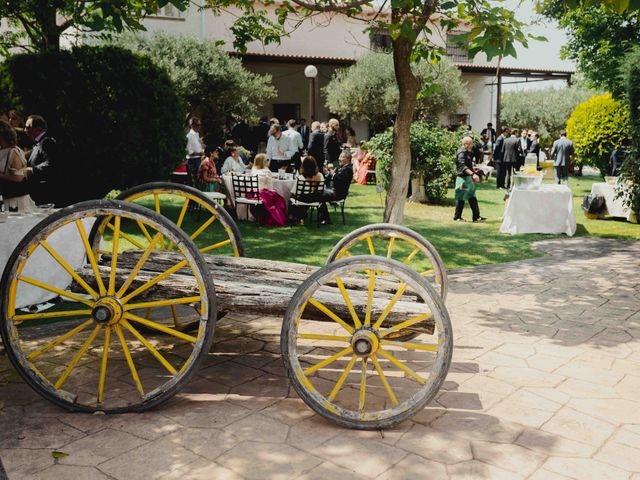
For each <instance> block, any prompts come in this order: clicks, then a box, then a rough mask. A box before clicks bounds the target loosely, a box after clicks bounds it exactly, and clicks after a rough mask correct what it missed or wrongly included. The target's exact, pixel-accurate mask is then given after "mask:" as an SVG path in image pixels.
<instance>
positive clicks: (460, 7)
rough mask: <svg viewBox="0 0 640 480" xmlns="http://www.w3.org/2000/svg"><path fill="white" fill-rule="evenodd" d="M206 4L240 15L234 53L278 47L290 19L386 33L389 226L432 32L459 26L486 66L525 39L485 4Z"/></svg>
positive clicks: (472, 0)
mask: <svg viewBox="0 0 640 480" xmlns="http://www.w3.org/2000/svg"><path fill="white" fill-rule="evenodd" d="M208 5H209V6H210V7H211V8H212V9H213V10H214V11H220V10H222V9H225V8H227V7H237V8H240V9H241V10H242V15H239V16H238V17H239V20H238V21H237V22H236V23H235V24H234V26H233V28H232V31H233V33H234V34H235V43H234V45H235V47H236V48H237V49H239V50H240V51H243V50H244V49H245V48H246V47H245V46H246V43H247V42H248V41H249V40H252V39H262V40H263V41H264V42H265V43H272V42H278V41H279V38H280V35H282V34H286V21H287V19H288V18H289V17H295V18H296V19H298V20H301V19H304V18H305V17H308V16H312V15H315V14H318V13H332V14H341V15H346V16H349V17H351V18H356V19H358V20H361V21H362V22H363V23H364V25H365V28H368V29H369V30H371V31H376V30H382V31H386V32H388V33H389V34H390V36H391V44H392V58H393V67H394V76H395V81H396V84H397V85H398V104H397V113H396V116H395V123H394V128H393V151H394V162H393V165H392V171H391V181H390V185H389V190H388V192H387V199H386V204H385V211H384V220H385V221H386V222H392V223H402V221H403V217H404V204H405V198H406V196H407V190H408V185H409V176H410V170H411V148H410V143H409V130H410V127H411V123H412V121H413V120H414V116H415V111H416V105H417V101H418V94H419V92H421V91H422V83H423V79H422V78H420V77H419V76H417V75H416V74H415V72H414V69H413V66H412V65H413V64H414V63H416V62H420V61H431V62H437V61H438V59H439V57H440V56H441V55H442V54H443V48H442V45H439V44H438V43H436V42H434V41H433V40H432V39H433V38H434V37H436V36H438V35H437V34H436V32H435V29H436V28H437V29H438V30H439V32H438V33H443V34H444V35H446V34H447V32H452V31H457V30H458V29H459V28H460V26H461V24H464V25H465V26H466V28H468V30H469V31H468V33H466V34H463V35H459V36H458V41H459V42H460V43H464V44H465V45H466V46H467V48H468V51H469V56H470V57H473V56H475V54H477V53H479V52H481V51H482V52H485V53H486V54H487V57H488V59H489V60H491V59H492V58H494V57H496V56H498V57H500V58H501V57H502V56H509V55H512V56H514V55H515V54H516V50H515V47H514V44H515V43H522V44H523V45H525V46H526V45H527V38H528V36H527V35H525V33H524V32H523V28H524V25H523V24H522V23H521V22H519V21H518V20H517V19H516V18H515V16H514V12H513V11H511V10H508V9H507V8H504V7H502V6H496V5H492V4H491V3H490V1H489V0H383V1H382V2H374V1H372V0H281V1H279V2H273V1H272V0H258V1H251V0H208ZM265 6H273V7H274V9H275V17H270V16H269V15H268V13H266V9H265ZM365 10H366V11H365ZM376 12H377V13H376ZM371 13H374V15H373V16H372V15H371ZM387 13H388V14H387Z"/></svg>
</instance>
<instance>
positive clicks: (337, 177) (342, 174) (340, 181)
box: [326, 163, 353, 200]
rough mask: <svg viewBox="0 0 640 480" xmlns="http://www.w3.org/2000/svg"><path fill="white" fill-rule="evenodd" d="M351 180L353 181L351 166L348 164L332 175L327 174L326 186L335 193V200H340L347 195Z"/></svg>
mask: <svg viewBox="0 0 640 480" xmlns="http://www.w3.org/2000/svg"><path fill="white" fill-rule="evenodd" d="M351 180H353V165H351V164H350V163H348V164H346V165H345V166H344V167H339V168H337V169H336V170H334V172H333V174H328V175H327V179H326V184H327V187H328V188H331V189H333V191H334V192H335V199H336V200H342V199H343V198H347V195H348V194H349V187H350V186H351Z"/></svg>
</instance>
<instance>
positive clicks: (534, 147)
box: [529, 140, 540, 159]
mask: <svg viewBox="0 0 640 480" xmlns="http://www.w3.org/2000/svg"><path fill="white" fill-rule="evenodd" d="M529 153H535V154H536V158H538V159H539V158H540V142H538V141H537V140H533V141H532V142H531V145H529Z"/></svg>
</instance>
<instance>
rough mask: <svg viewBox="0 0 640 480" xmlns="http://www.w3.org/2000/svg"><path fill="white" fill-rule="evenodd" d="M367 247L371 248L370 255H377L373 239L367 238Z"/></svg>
mask: <svg viewBox="0 0 640 480" xmlns="http://www.w3.org/2000/svg"><path fill="white" fill-rule="evenodd" d="M367 245H368V246H369V253H370V254H371V255H375V254H376V249H375V248H373V240H371V237H367Z"/></svg>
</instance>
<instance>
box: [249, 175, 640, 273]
mask: <svg viewBox="0 0 640 480" xmlns="http://www.w3.org/2000/svg"><path fill="white" fill-rule="evenodd" d="M597 181H601V180H600V178H599V177H596V176H585V177H582V178H579V179H576V178H571V179H570V187H571V189H572V190H573V194H574V208H575V213H576V219H577V222H578V230H577V233H576V236H594V237H612V238H625V239H638V238H640V225H634V224H630V223H628V222H625V221H622V220H587V219H586V218H584V215H583V214H582V209H581V208H580V205H581V203H582V198H583V197H584V195H585V193H588V192H589V191H591V184H592V183H593V182H597ZM503 197H504V191H499V190H496V189H495V180H490V181H489V183H484V184H482V185H480V186H479V191H478V199H479V202H480V210H481V212H482V215H483V216H485V217H487V218H488V220H487V222H486V223H484V224H474V223H471V222H467V223H458V222H453V220H452V218H453V190H450V191H449V194H448V196H447V202H446V204H444V205H423V204H407V206H406V209H405V225H406V226H408V227H409V228H412V229H413V230H415V231H417V232H419V233H420V234H421V235H423V236H424V237H425V238H427V240H429V241H430V242H431V243H432V244H433V245H434V246H435V247H436V249H437V250H438V252H439V253H440V255H441V256H442V258H443V259H444V262H445V264H446V266H447V268H457V267H471V266H475V265H483V264H491V263H503V262H510V261H515V260H521V259H525V258H532V257H536V256H538V254H536V253H535V252H533V251H532V250H531V249H530V248H529V246H530V244H531V243H532V242H534V241H536V240H541V239H546V238H555V237H563V236H557V235H542V234H530V235H516V236H511V235H504V234H501V233H499V231H498V230H499V228H500V223H501V220H500V217H501V216H502V214H503V212H504V202H503ZM382 205H383V198H382V196H381V195H380V194H378V193H376V191H375V187H373V186H362V185H358V184H354V185H352V187H351V190H350V193H349V198H348V200H347V206H346V209H345V211H346V216H347V225H345V226H343V225H342V221H341V218H340V215H339V212H337V213H333V211H332V210H331V214H332V218H333V221H334V222H335V223H334V225H331V226H322V227H320V228H316V226H315V224H313V225H311V226H295V227H284V228H265V227H258V226H257V225H256V224H253V223H247V222H240V230H241V232H242V235H243V238H244V242H245V255H246V256H250V257H256V258H264V259H275V260H286V261H291V262H300V263H307V264H310V265H322V264H323V263H324V262H325V259H326V257H327V255H329V252H330V251H331V249H332V248H333V246H334V245H335V244H336V243H337V242H338V241H339V240H340V238H342V237H343V236H344V235H346V234H347V233H349V232H351V231H352V230H354V229H356V228H358V227H361V226H363V225H367V224H370V223H376V222H381V221H382V213H383V206H382ZM464 217H465V218H467V219H470V218H471V211H470V209H469V207H468V206H467V207H466V208H465V213H464Z"/></svg>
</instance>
